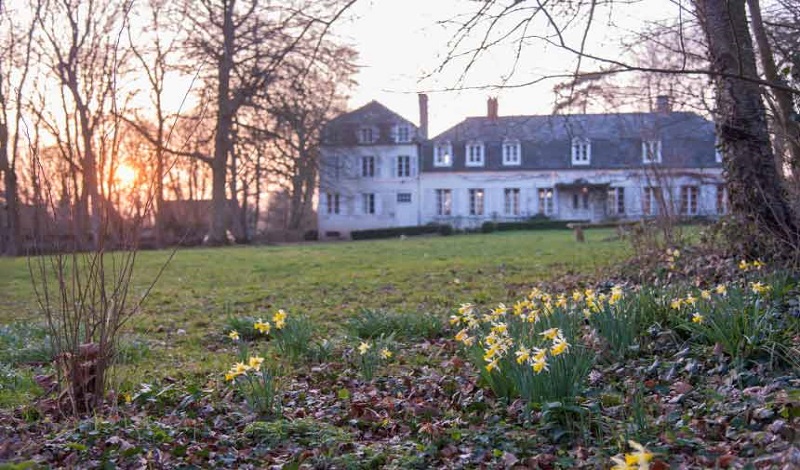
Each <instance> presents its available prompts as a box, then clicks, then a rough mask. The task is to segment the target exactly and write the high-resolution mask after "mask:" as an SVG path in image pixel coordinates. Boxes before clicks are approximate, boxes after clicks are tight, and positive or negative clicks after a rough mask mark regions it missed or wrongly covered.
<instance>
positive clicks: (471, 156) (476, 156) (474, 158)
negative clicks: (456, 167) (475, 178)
mask: <svg viewBox="0 0 800 470" xmlns="http://www.w3.org/2000/svg"><path fill="white" fill-rule="evenodd" d="M467 166H483V142H469V143H468V144H467Z"/></svg>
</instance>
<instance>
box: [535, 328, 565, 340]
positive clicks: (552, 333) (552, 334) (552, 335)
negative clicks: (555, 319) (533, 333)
mask: <svg viewBox="0 0 800 470" xmlns="http://www.w3.org/2000/svg"><path fill="white" fill-rule="evenodd" d="M539 334H540V335H542V336H544V337H545V338H547V339H549V340H554V339H556V337H558V336H561V330H560V329H558V328H550V329H547V330H544V331H542V332H541V333H539Z"/></svg>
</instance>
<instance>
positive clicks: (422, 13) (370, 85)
mask: <svg viewBox="0 0 800 470" xmlns="http://www.w3.org/2000/svg"><path fill="white" fill-rule="evenodd" d="M508 3H511V0H509V1H508ZM531 3H532V2H531ZM479 5H480V2H475V1H470V0H403V1H398V0H361V1H359V2H357V3H356V5H355V7H354V8H353V10H352V11H351V18H350V19H349V20H348V21H347V22H346V23H344V24H343V25H341V29H340V34H341V35H342V36H344V37H346V38H348V39H349V40H351V41H352V43H353V44H354V45H355V47H356V49H357V50H358V51H359V54H360V59H359V65H360V72H359V74H358V76H357V77H356V79H357V80H358V82H359V85H358V87H357V88H356V90H354V93H353V95H352V98H351V100H350V102H349V105H350V108H351V109H354V108H357V107H359V106H361V105H363V104H365V103H367V102H369V101H370V100H373V99H375V100H378V101H380V102H381V103H383V104H385V105H387V106H388V107H390V108H391V109H393V110H395V111H397V112H399V113H400V114H402V115H403V116H405V117H406V118H408V119H410V120H411V121H413V122H418V119H419V116H418V108H417V97H416V94H417V93H418V92H420V91H427V92H428V93H429V96H430V135H435V134H437V133H439V132H441V131H443V130H445V129H447V128H448V127H450V126H452V125H453V124H455V123H457V122H459V121H460V120H462V119H463V118H464V117H466V116H475V115H482V114H484V113H485V112H486V99H487V97H488V96H490V95H494V96H498V97H499V101H500V106H499V107H500V114H505V115H508V114H542V113H549V112H551V110H552V106H553V101H554V95H553V92H552V89H553V85H555V84H556V83H558V81H557V80H547V81H544V82H542V83H539V84H537V85H534V86H529V87H525V88H516V89H504V90H492V89H480V90H460V91H442V90H447V89H452V88H454V87H457V86H458V78H459V75H460V73H461V72H462V70H463V67H461V66H453V67H450V68H449V69H447V70H445V71H444V72H443V73H439V74H435V75H434V76H432V77H430V78H427V79H423V77H424V76H425V75H426V74H427V73H430V72H432V71H434V70H435V68H436V67H437V66H438V65H440V64H441V63H442V60H443V57H444V54H446V52H447V50H448V44H447V42H448V40H449V39H450V38H451V37H452V31H453V27H452V26H449V27H447V26H444V25H442V24H440V23H441V22H442V21H446V20H449V19H453V18H455V17H456V16H457V15H458V14H462V15H463V14H466V13H467V12H470V11H473V10H474V9H475V8H477V6H479ZM678 5H679V2H672V1H670V0H642V1H640V2H634V3H633V4H631V3H628V4H626V5H618V6H616V7H615V9H614V10H613V11H609V10H606V9H600V10H599V11H598V14H597V15H596V16H595V23H594V24H595V25H596V26H595V27H594V29H593V30H592V33H591V35H590V37H589V41H588V44H589V48H590V49H589V50H591V51H594V52H597V53H598V54H602V55H604V56H606V57H609V56H610V57H614V56H615V55H617V54H618V52H617V51H619V47H618V43H619V38H620V37H622V36H623V35H625V34H629V32H630V31H636V30H639V29H641V28H642V27H643V26H645V25H646V24H647V23H649V22H653V21H658V20H662V19H664V18H677V15H678V11H679V6H678ZM684 14H686V12H684ZM540 26H541V29H542V33H544V32H545V31H546V27H545V25H540ZM537 33H538V31H537ZM567 39H568V40H570V39H571V40H572V41H578V39H579V38H578V37H577V36H576V35H575V34H573V35H571V36H567ZM511 54H512V51H511V50H510V48H498V49H496V50H494V52H493V53H492V54H491V56H486V57H485V58H484V60H483V61H482V62H481V63H480V64H479V65H478V66H477V67H476V68H475V69H473V71H472V72H471V73H470V75H469V76H468V77H467V78H468V81H467V83H466V85H468V86H480V85H495V84H498V83H501V82H502V80H503V75H504V74H506V73H507V72H508V67H509V64H510V63H511V62H512V57H513V56H512V55H511ZM574 67H575V62H574V57H573V56H571V55H570V54H568V53H565V52H564V51H560V50H558V49H557V48H555V47H545V45H544V43H541V42H537V43H535V44H531V45H530V46H529V47H527V48H526V50H525V55H524V57H523V60H522V61H521V63H520V68H519V70H518V71H517V73H516V74H515V76H514V78H516V79H517V81H525V79H526V78H536V77H540V76H542V75H547V74H557V73H564V72H569V71H572V70H574ZM583 70H594V68H593V67H591V64H587V66H586V67H584V68H583ZM512 81H513V80H512ZM644 106H645V104H643V108H642V109H644Z"/></svg>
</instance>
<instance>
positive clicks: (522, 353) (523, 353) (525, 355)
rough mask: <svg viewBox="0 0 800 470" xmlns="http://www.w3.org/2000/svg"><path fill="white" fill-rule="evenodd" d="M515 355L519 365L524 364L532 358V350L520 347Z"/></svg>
mask: <svg viewBox="0 0 800 470" xmlns="http://www.w3.org/2000/svg"><path fill="white" fill-rule="evenodd" d="M514 354H515V355H516V356H517V364H522V363H523V362H525V361H527V360H528V359H529V358H530V357H531V350H530V349H528V348H526V347H525V346H520V348H519V349H518V350H517V352H515V353H514Z"/></svg>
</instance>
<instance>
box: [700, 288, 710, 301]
mask: <svg viewBox="0 0 800 470" xmlns="http://www.w3.org/2000/svg"><path fill="white" fill-rule="evenodd" d="M700 297H701V298H703V299H704V300H709V299H711V292H709V291H707V290H701V291H700Z"/></svg>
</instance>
